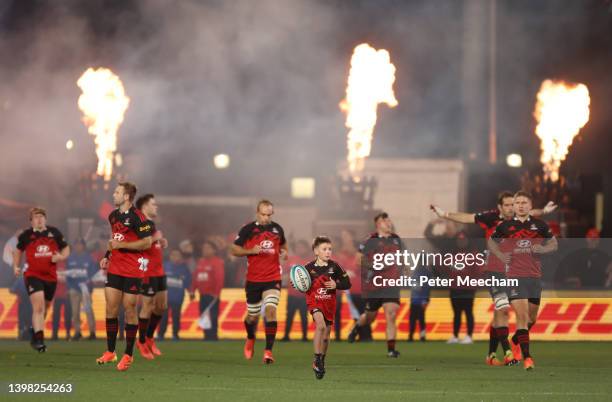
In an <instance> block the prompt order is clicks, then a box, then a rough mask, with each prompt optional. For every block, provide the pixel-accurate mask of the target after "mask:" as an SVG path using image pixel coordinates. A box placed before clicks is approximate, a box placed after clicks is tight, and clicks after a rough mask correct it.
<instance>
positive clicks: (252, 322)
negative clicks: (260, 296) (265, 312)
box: [244, 301, 261, 360]
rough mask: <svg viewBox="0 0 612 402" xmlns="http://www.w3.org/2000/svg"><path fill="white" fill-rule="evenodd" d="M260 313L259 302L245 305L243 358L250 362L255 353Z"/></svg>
mask: <svg viewBox="0 0 612 402" xmlns="http://www.w3.org/2000/svg"><path fill="white" fill-rule="evenodd" d="M260 313H261V301H260V302H259V303H255V304H249V303H247V316H246V318H245V319H244V328H245V329H246V332H247V339H246V342H245V343H244V358H245V359H247V360H251V359H252V358H253V353H254V351H255V333H256V332H257V324H258V323H259V315H260Z"/></svg>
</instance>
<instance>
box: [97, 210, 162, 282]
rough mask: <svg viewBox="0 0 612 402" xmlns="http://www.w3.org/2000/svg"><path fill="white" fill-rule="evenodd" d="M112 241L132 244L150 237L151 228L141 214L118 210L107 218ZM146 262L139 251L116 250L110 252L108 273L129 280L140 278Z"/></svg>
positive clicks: (137, 211)
mask: <svg viewBox="0 0 612 402" xmlns="http://www.w3.org/2000/svg"><path fill="white" fill-rule="evenodd" d="M108 222H109V223H110V225H111V230H112V233H113V239H115V240H118V241H122V242H128V243H130V242H134V241H137V240H139V239H143V238H145V237H148V236H151V235H152V234H153V229H154V228H153V226H152V225H151V222H150V221H148V220H147V218H146V217H145V216H144V214H143V213H142V212H140V211H139V210H138V209H136V208H135V207H133V206H132V207H130V209H128V210H127V211H125V212H121V211H120V210H119V208H117V209H115V210H114V211H113V212H111V213H110V215H109V216H108ZM147 265H148V260H147V258H146V257H145V256H144V253H143V252H142V251H140V250H128V249H121V248H120V249H117V250H113V251H112V252H111V256H110V265H109V267H108V273H110V274H114V275H120V276H126V277H129V278H142V277H143V276H144V273H145V271H146V270H147Z"/></svg>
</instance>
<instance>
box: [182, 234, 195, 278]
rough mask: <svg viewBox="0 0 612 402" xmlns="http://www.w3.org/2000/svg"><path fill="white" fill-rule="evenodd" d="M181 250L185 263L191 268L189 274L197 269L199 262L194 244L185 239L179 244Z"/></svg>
mask: <svg viewBox="0 0 612 402" xmlns="http://www.w3.org/2000/svg"><path fill="white" fill-rule="evenodd" d="M179 249H180V250H181V254H182V255H183V263H184V264H185V265H187V268H189V272H193V271H195V269H196V266H197V261H196V258H195V254H194V252H193V243H192V242H191V240H189V239H185V240H183V241H181V242H180V243H179Z"/></svg>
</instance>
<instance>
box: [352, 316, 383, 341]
mask: <svg viewBox="0 0 612 402" xmlns="http://www.w3.org/2000/svg"><path fill="white" fill-rule="evenodd" d="M377 315H378V311H370V310H366V311H365V312H363V313H361V315H360V316H359V318H358V319H357V321H356V322H355V325H354V326H353V328H352V329H351V332H350V333H349V335H348V339H347V341H348V342H349V343H353V342H355V339H356V338H357V335H358V334H359V331H360V328H362V327H364V326H366V325H370V324H371V323H372V322H374V320H375V319H376V316H377Z"/></svg>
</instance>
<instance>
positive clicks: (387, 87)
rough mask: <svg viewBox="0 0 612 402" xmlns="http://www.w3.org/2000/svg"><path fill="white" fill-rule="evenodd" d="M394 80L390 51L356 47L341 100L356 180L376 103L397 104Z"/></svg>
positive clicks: (373, 122)
mask: <svg viewBox="0 0 612 402" xmlns="http://www.w3.org/2000/svg"><path fill="white" fill-rule="evenodd" d="M394 82H395V66H394V65H393V64H392V63H391V61H390V57H389V52H387V51H386V50H384V49H380V50H376V49H374V48H373V47H371V46H370V45H368V44H367V43H362V44H361V45H358V46H357V47H355V50H354V51H353V56H352V57H351V70H350V73H349V77H348V86H347V88H346V98H345V99H343V100H342V101H341V102H340V109H341V110H342V111H343V112H345V113H346V124H345V125H346V127H347V128H348V129H349V133H348V138H347V146H348V156H347V161H348V165H349V171H350V173H351V176H352V177H353V180H355V181H360V180H361V176H362V174H363V169H364V165H365V160H366V158H367V157H368V156H370V151H371V148H372V135H373V133H374V126H375V125H376V108H377V107H378V104H379V103H386V104H387V105H388V106H389V107H395V106H397V99H395V94H394V93H393V83H394Z"/></svg>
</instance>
